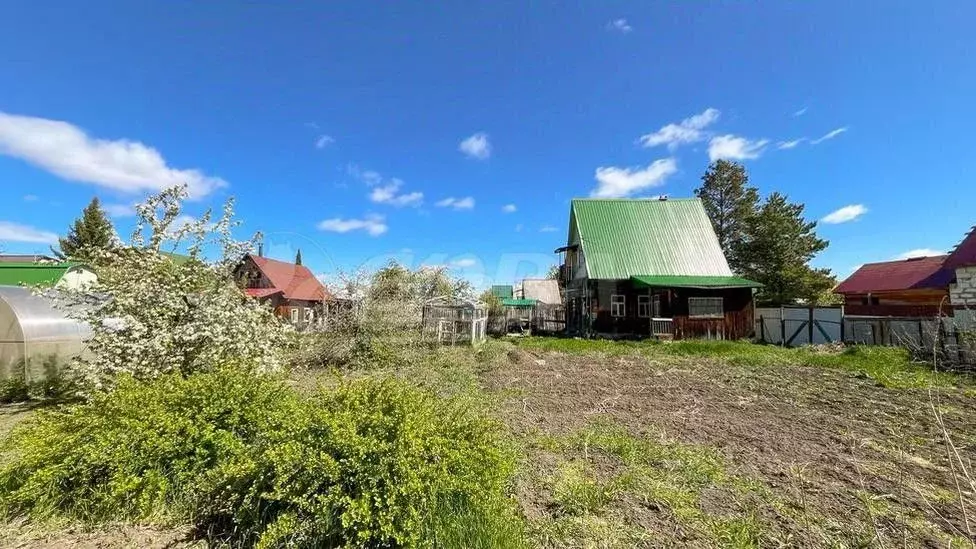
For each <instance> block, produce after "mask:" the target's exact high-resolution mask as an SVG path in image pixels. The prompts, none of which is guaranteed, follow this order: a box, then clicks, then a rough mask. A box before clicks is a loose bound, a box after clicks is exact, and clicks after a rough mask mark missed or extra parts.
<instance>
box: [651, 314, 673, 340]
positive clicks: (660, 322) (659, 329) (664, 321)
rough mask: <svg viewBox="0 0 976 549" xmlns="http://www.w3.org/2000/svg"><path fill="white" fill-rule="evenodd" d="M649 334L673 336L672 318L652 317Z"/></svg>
mask: <svg viewBox="0 0 976 549" xmlns="http://www.w3.org/2000/svg"><path fill="white" fill-rule="evenodd" d="M651 334H652V335H656V336H673V335H674V319H671V318H659V317H654V318H652V319H651Z"/></svg>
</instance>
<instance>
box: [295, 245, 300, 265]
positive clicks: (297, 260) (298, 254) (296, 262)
mask: <svg viewBox="0 0 976 549" xmlns="http://www.w3.org/2000/svg"><path fill="white" fill-rule="evenodd" d="M301 264H302V250H301V248H299V250H298V253H297V254H295V265H301Z"/></svg>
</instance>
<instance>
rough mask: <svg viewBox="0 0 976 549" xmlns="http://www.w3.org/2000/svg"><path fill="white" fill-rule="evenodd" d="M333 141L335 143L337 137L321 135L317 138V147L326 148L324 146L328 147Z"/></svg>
mask: <svg viewBox="0 0 976 549" xmlns="http://www.w3.org/2000/svg"><path fill="white" fill-rule="evenodd" d="M333 143H335V139H333V138H332V136H330V135H320V136H318V138H317V139H316V140H315V148H316V149H324V148H326V147H328V146H329V145H331V144H333Z"/></svg>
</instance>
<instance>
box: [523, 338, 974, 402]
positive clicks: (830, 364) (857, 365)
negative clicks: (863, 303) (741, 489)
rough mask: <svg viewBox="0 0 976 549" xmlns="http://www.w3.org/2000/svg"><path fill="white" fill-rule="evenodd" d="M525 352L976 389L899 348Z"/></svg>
mask: <svg viewBox="0 0 976 549" xmlns="http://www.w3.org/2000/svg"><path fill="white" fill-rule="evenodd" d="M517 345H518V346H519V347H520V348H522V349H526V350H537V351H553V352H562V353H568V354H588V353H601V354H605V355H608V356H628V355H639V356H643V357H647V358H658V359H661V358H668V357H686V358H702V359H708V360H710V361H717V362H724V363H727V364H730V365H734V366H739V367H745V368H770V367H776V366H813V367H821V368H835V369H841V370H846V371H849V372H851V373H852V374H854V375H857V376H863V377H867V378H870V379H872V380H874V381H875V382H877V383H878V384H880V385H882V386H884V387H888V388H901V389H907V388H916V389H917V388H926V387H967V388H969V389H970V390H973V389H976V381H974V379H973V377H972V376H971V375H966V374H959V373H951V372H939V371H935V370H933V368H932V367H931V365H929V364H922V363H916V362H913V361H912V360H911V359H910V357H909V355H908V352H907V351H905V350H904V349H901V348H898V347H868V346H854V347H846V348H839V347H837V348H835V347H816V346H814V347H796V348H785V347H777V346H774V345H758V344H755V343H749V342H744V341H698V340H685V341H671V342H658V341H639V342H638V341H608V340H595V339H563V338H543V337H532V338H523V339H520V340H518V341H517Z"/></svg>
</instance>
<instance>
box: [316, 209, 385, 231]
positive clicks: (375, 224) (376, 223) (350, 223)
mask: <svg viewBox="0 0 976 549" xmlns="http://www.w3.org/2000/svg"><path fill="white" fill-rule="evenodd" d="M318 228H319V229H320V230H323V231H331V232H334V233H348V232H352V231H365V232H367V233H368V234H369V235H370V236H380V235H381V234H383V233H385V232H386V230H387V228H388V227H387V226H386V218H384V217H383V216H382V215H376V214H369V215H366V216H364V217H363V218H362V219H343V218H341V217H334V218H332V219H326V220H324V221H321V222H319V224H318Z"/></svg>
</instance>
